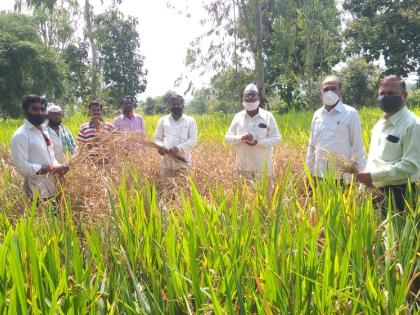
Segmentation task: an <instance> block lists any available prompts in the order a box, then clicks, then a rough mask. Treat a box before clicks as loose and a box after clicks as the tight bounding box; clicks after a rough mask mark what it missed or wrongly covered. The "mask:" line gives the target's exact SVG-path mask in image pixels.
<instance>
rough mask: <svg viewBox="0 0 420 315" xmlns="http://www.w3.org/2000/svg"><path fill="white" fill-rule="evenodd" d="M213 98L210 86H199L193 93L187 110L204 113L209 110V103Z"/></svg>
mask: <svg viewBox="0 0 420 315" xmlns="http://www.w3.org/2000/svg"><path fill="white" fill-rule="evenodd" d="M213 99H214V96H213V93H212V89H211V88H201V89H199V90H197V91H196V92H195V93H194V98H193V100H192V101H191V104H190V106H189V110H190V112H191V113H194V114H199V115H202V114H206V113H208V112H209V109H210V103H211V101H212V100H213Z"/></svg>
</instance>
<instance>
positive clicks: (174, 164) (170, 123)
mask: <svg viewBox="0 0 420 315" xmlns="http://www.w3.org/2000/svg"><path fill="white" fill-rule="evenodd" d="M169 109H170V111H171V113H170V114H169V115H166V116H163V117H162V118H160V119H159V122H158V124H157V127H156V132H155V143H156V144H158V145H160V146H161V147H164V148H165V149H166V150H165V151H164V150H159V154H160V155H162V160H161V162H160V176H161V177H162V178H163V179H166V178H171V177H175V176H177V175H178V174H180V173H183V174H186V173H187V170H188V167H189V166H190V165H191V150H192V148H193V147H194V146H195V145H196V144H197V124H196V122H195V119H194V118H193V117H191V116H188V115H185V114H183V110H184V99H183V98H182V96H180V95H174V96H171V98H170V100H169ZM172 155H179V156H181V157H183V158H184V159H185V160H186V161H187V163H186V164H185V163H184V162H180V161H179V160H177V159H175V158H173V156H172Z"/></svg>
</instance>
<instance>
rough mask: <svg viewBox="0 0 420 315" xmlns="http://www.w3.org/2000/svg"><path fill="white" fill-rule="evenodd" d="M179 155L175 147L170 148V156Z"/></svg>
mask: <svg viewBox="0 0 420 315" xmlns="http://www.w3.org/2000/svg"><path fill="white" fill-rule="evenodd" d="M178 153H179V149H178V148H177V147H172V148H171V149H169V154H171V155H177V154H178Z"/></svg>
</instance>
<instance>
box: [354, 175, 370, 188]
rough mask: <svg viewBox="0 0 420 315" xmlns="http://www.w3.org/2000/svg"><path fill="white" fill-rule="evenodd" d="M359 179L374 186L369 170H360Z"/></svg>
mask: <svg viewBox="0 0 420 315" xmlns="http://www.w3.org/2000/svg"><path fill="white" fill-rule="evenodd" d="M356 178H357V180H358V181H359V182H360V183H362V184H365V185H366V186H372V176H371V174H370V173H369V172H359V173H357V175H356Z"/></svg>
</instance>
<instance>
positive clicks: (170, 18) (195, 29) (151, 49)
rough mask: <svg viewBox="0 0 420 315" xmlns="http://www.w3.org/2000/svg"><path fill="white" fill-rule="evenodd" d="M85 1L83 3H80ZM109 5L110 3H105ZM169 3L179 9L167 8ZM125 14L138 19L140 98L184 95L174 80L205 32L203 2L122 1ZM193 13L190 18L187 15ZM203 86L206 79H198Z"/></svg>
mask: <svg viewBox="0 0 420 315" xmlns="http://www.w3.org/2000/svg"><path fill="white" fill-rule="evenodd" d="M79 2H82V3H83V2H84V1H79ZM104 2H105V3H106V4H109V3H111V1H104ZM168 2H170V3H171V4H172V5H173V6H175V8H176V9H173V8H168V6H167V3H168ZM91 3H92V4H93V5H94V7H95V12H102V11H104V10H105V9H106V6H105V7H104V6H100V5H99V4H100V2H99V1H98V0H91ZM13 4H14V0H0V10H13ZM119 8H120V10H121V11H122V12H123V13H124V14H125V15H132V16H134V17H137V18H138V21H139V25H138V32H139V34H140V40H141V48H140V50H141V53H142V54H143V55H144V56H145V67H146V68H147V69H148V71H149V73H148V76H147V88H146V91H145V93H143V94H141V95H140V99H145V98H146V97H147V96H151V97H154V96H158V95H162V94H164V93H165V92H166V91H168V90H174V89H175V91H177V92H178V93H180V94H182V93H183V92H184V90H185V89H186V86H187V82H185V85H184V86H181V87H179V88H175V87H174V81H175V80H176V79H177V78H178V77H179V76H180V75H181V74H182V73H183V72H184V71H185V67H184V60H185V56H186V51H187V48H188V46H189V43H190V42H191V41H192V40H193V39H194V38H195V37H197V36H198V35H200V34H201V33H202V32H203V31H204V29H203V28H202V27H201V25H200V20H201V19H203V17H204V16H205V15H204V14H205V13H204V9H203V8H202V1H200V0H170V1H167V0H123V1H122V4H121V5H119ZM188 13H189V14H190V16H191V17H190V18H188V17H187V14H188ZM194 81H195V84H196V85H198V86H200V85H202V84H203V83H204V82H206V79H202V78H198V77H197V76H196V78H195V80H194Z"/></svg>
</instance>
